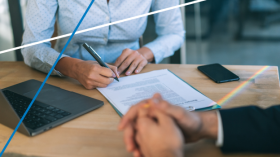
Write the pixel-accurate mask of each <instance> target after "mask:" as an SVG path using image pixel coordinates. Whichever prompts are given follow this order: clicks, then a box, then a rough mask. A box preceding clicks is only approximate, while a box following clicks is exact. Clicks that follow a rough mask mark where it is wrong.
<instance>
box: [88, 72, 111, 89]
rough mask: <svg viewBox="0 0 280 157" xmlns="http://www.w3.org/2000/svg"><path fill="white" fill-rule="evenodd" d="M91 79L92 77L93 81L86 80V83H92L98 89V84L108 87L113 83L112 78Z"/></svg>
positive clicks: (101, 76)
mask: <svg viewBox="0 0 280 157" xmlns="http://www.w3.org/2000/svg"><path fill="white" fill-rule="evenodd" d="M93 77H94V79H92V80H88V82H90V81H92V82H93V83H95V86H98V87H99V84H105V85H107V86H108V85H109V84H111V83H112V82H114V78H108V77H104V76H103V75H94V76H93Z"/></svg>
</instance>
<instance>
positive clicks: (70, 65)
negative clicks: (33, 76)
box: [55, 57, 82, 78]
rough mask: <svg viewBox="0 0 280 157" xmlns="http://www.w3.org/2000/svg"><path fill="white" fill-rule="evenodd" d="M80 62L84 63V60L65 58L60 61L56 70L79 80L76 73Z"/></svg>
mask: <svg viewBox="0 0 280 157" xmlns="http://www.w3.org/2000/svg"><path fill="white" fill-rule="evenodd" d="M79 62H82V60H80V59H76V58H71V57H64V58H61V59H60V60H59V61H58V63H57V65H56V67H55V70H57V71H59V72H60V73H62V74H63V75H65V76H69V77H71V78H77V76H76V72H75V71H76V69H77V68H76V65H77V63H79Z"/></svg>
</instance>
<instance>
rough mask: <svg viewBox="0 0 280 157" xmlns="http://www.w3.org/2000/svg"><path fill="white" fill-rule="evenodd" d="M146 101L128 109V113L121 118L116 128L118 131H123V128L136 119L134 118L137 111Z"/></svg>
mask: <svg viewBox="0 0 280 157" xmlns="http://www.w3.org/2000/svg"><path fill="white" fill-rule="evenodd" d="M146 103H147V100H143V101H141V102H139V103H138V104H136V105H134V106H132V107H130V109H129V110H128V112H127V113H126V114H125V115H124V116H123V118H122V119H121V122H120V124H119V126H118V128H119V130H123V129H124V127H125V126H126V125H127V124H128V123H130V122H132V121H134V120H135V119H136V117H137V116H138V109H139V108H140V107H141V106H142V105H143V104H146Z"/></svg>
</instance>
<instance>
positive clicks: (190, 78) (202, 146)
mask: <svg viewBox="0 0 280 157" xmlns="http://www.w3.org/2000/svg"><path fill="white" fill-rule="evenodd" d="M196 67H197V65H153V64H151V65H148V66H147V67H146V68H145V69H144V71H143V72H148V71H151V70H157V69H163V68H167V69H169V70H171V71H172V72H174V73H175V74H177V75H178V76H179V77H181V78H182V79H184V80H185V81H187V82H188V83H189V84H191V85H192V86H194V87H195V88H197V89H198V90H199V91H201V92H202V93H204V94H205V95H206V96H208V97H209V98H211V99H212V100H214V101H219V100H220V99H221V98H223V97H224V96H225V95H227V94H228V93H229V92H231V91H232V90H233V89H235V88H236V87H237V86H238V85H240V84H241V83H243V82H244V81H246V80H247V79H248V78H249V77H251V76H252V75H253V74H255V73H256V72H257V71H258V70H259V69H261V68H262V66H226V67H227V68H228V69H230V70H231V71H233V72H234V73H236V74H237V75H239V76H240V78H241V81H239V82H231V83H224V84H216V83H214V82H212V81H211V80H209V79H208V78H207V77H206V76H204V75H203V74H202V73H200V72H199V71H198V70H197V69H196ZM45 77H46V74H44V73H41V72H38V71H36V70H33V69H31V68H29V67H27V66H26V65H24V63H22V62H0V88H5V87H8V86H11V85H14V84H16V83H20V82H23V81H26V80H29V79H36V80H40V81H43V80H44V78H45ZM47 83H49V84H52V85H55V86H58V87H61V88H63V89H66V90H70V91H74V92H77V93H80V94H83V95H86V96H89V97H93V98H96V99H99V100H102V101H104V102H105V105H104V106H103V107H101V108H100V109H97V110H95V111H92V112H90V113H88V114H86V115H84V116H81V117H79V118H77V119H75V120H72V121H70V122H68V123H66V124H63V125H61V126H59V127H57V128H54V129H52V130H49V131H47V132H45V133H43V134H41V135H38V136H36V137H27V136H25V135H22V134H20V133H16V135H15V136H14V138H13V140H12V141H11V143H10V145H9V147H8V148H7V151H6V152H7V153H8V152H10V153H11V152H12V153H20V154H24V155H29V156H32V155H33V156H52V157H54V156H57V157H75V156H90V157H92V156H94V157H111V156H114V157H126V156H131V155H130V154H128V153H127V152H126V150H125V147H124V143H123V139H122V133H121V132H119V131H118V130H117V125H118V123H119V121H120V117H119V116H118V115H117V113H116V112H115V111H114V109H113V108H112V107H111V106H110V104H109V103H108V102H107V101H106V99H105V98H104V97H103V96H102V95H101V94H100V93H99V92H98V91H97V90H86V89H84V88H83V87H82V86H81V85H80V84H79V83H78V82H77V81H75V80H73V79H69V78H59V77H50V78H49V80H48V81H47ZM249 104H254V105H258V106H260V107H269V106H271V105H274V104H280V90H279V78H278V68H277V67H270V68H269V69H268V70H266V71H265V72H263V73H262V74H260V76H259V77H257V78H254V79H252V80H251V81H250V82H249V84H248V86H247V87H245V89H243V90H242V91H241V92H239V93H238V94H237V95H235V96H234V97H233V98H232V99H230V100H229V101H228V102H226V103H225V104H223V106H222V108H231V107H237V106H245V105H249ZM12 131H13V130H12V129H10V128H7V127H6V126H3V125H1V124H0V148H3V147H4V144H5V143H6V142H7V140H8V138H9V137H10V135H11V133H12ZM185 154H186V156H188V157H196V156H197V157H201V156H215V157H220V156H226V155H223V154H222V153H221V152H220V150H219V149H218V148H216V147H215V145H214V144H213V143H211V142H209V141H205V140H202V141H200V142H197V143H194V144H189V145H186V148H185ZM228 156H230V155H228ZM234 156H240V157H243V156H246V157H247V156H255V155H253V154H252V155H250V154H249V155H248V154H246V155H242V154H239V155H234ZM257 156H268V155H257ZM271 156H273V155H271Z"/></svg>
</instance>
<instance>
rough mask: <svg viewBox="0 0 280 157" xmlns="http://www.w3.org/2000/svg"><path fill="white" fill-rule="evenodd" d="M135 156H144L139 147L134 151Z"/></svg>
mask: <svg viewBox="0 0 280 157" xmlns="http://www.w3.org/2000/svg"><path fill="white" fill-rule="evenodd" d="M133 156H134V157H143V155H142V154H141V152H140V150H139V149H136V150H134V151H133Z"/></svg>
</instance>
